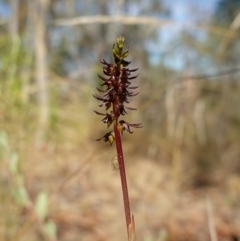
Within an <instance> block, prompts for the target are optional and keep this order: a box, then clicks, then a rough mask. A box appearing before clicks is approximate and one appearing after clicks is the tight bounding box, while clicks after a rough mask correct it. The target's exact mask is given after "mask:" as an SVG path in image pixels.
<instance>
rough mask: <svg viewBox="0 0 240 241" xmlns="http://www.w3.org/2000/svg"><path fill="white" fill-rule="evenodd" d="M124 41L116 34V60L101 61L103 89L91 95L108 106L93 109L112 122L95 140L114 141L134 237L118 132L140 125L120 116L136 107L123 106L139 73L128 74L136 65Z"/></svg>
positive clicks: (129, 224)
mask: <svg viewBox="0 0 240 241" xmlns="http://www.w3.org/2000/svg"><path fill="white" fill-rule="evenodd" d="M124 42H125V39H124V37H119V38H117V41H116V44H114V45H113V48H112V53H113V57H114V62H115V64H110V63H107V62H106V61H105V60H102V61H101V63H102V64H103V73H104V74H105V75H106V76H107V77H103V76H101V75H98V76H99V78H100V79H101V80H102V81H103V83H102V84H101V86H103V87H104V88H105V89H104V90H101V89H98V88H97V90H98V91H99V92H101V93H103V95H97V94H95V95H93V96H94V97H95V98H96V99H97V100H99V101H101V104H100V105H99V106H100V107H103V106H104V107H106V111H107V110H109V109H110V112H107V113H100V112H98V111H94V112H95V113H96V114H98V115H102V116H104V118H103V119H102V121H103V123H106V124H107V126H108V127H110V126H111V125H112V124H113V125H114V129H113V131H110V132H108V133H106V134H105V135H104V136H103V137H101V138H99V139H97V141H100V140H103V141H104V142H109V143H110V145H112V144H113V142H114V141H115V143H116V149H117V160H118V166H119V171H120V177H121V183H122V193H123V201H124V210H125V217H126V225H127V231H128V240H130V241H133V240H135V224H134V217H133V215H132V216H131V211H130V205H129V197H128V187H127V179H126V171H125V164H124V156H123V149H122V142H121V134H123V132H124V131H127V132H129V133H133V132H132V131H131V130H130V127H135V128H142V124H130V123H128V122H126V121H124V120H119V118H120V116H123V115H125V114H127V111H126V110H136V109H135V108H130V107H127V106H125V103H129V100H128V97H132V96H136V95H137V94H138V93H133V92H131V90H134V89H137V88H138V86H131V80H133V79H136V78H137V77H138V75H136V76H132V77H130V75H131V74H132V73H133V72H135V71H137V70H138V69H129V68H128V65H129V64H130V63H131V62H129V61H126V60H125V58H126V57H127V56H128V49H127V50H125V51H124V50H123V48H124Z"/></svg>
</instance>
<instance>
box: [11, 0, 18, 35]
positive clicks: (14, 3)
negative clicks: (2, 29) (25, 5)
mask: <svg viewBox="0 0 240 241" xmlns="http://www.w3.org/2000/svg"><path fill="white" fill-rule="evenodd" d="M18 7H19V0H10V9H11V20H10V23H9V34H10V36H11V37H12V39H14V38H15V37H16V36H17V35H18Z"/></svg>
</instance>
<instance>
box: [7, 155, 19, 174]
mask: <svg viewBox="0 0 240 241" xmlns="http://www.w3.org/2000/svg"><path fill="white" fill-rule="evenodd" d="M18 160H19V159H18V154H17V153H16V152H14V153H12V154H11V157H10V165H9V166H10V171H11V172H12V173H17V172H18Z"/></svg>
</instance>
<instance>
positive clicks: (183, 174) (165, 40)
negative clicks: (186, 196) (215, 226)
mask: <svg viewBox="0 0 240 241" xmlns="http://www.w3.org/2000/svg"><path fill="white" fill-rule="evenodd" d="M39 2H41V1H40V0H39V1H37V0H36V1H31V0H24V1H20V0H19V1H17V0H16V1H14V0H9V1H0V9H1V12H2V13H4V14H3V16H5V17H2V18H1V21H2V22H0V53H1V58H0V131H1V134H0V158H1V159H2V160H4V161H2V160H1V161H0V167H1V168H0V185H1V188H0V198H1V200H0V201H1V204H0V207H1V209H0V210H3V211H4V212H2V213H3V214H2V215H1V216H2V217H1V219H0V222H1V223H0V226H1V227H4V228H3V229H1V230H0V240H11V239H10V238H12V237H14V235H20V234H21V235H23V236H24V235H25V232H27V231H23V230H25V229H24V224H26V223H27V224H29V223H31V218H30V217H31V215H30V214H29V212H30V211H29V206H27V205H26V203H28V202H30V201H31V203H32V204H33V205H35V204H36V206H37V208H36V209H37V211H36V213H39V215H40V216H41V217H42V219H44V222H43V221H42V220H40V222H39V223H40V224H41V223H44V225H42V226H41V229H40V230H41V232H40V234H39V229H38V227H34V228H33V229H32V230H33V231H32V232H30V234H29V237H28V238H29V239H25V240H43V239H42V237H45V238H46V239H47V238H49V237H53V238H56V235H55V234H56V232H57V230H58V231H59V229H58V227H57V224H58V223H63V226H62V229H61V230H60V231H59V237H60V238H59V240H70V239H68V237H67V238H66V237H65V239H64V238H63V236H64V235H63V233H64V231H62V230H67V229H68V227H69V225H68V224H66V223H65V222H67V221H66V220H72V219H71V218H72V217H73V216H74V215H73V214H71V215H72V216H71V215H69V216H68V215H65V216H64V215H62V214H61V212H62V210H64V208H66V206H67V205H70V206H71V204H69V202H70V203H71V202H73V200H75V199H71V198H70V197H68V194H69V193H67V191H68V189H67V188H66V187H65V182H66V183H67V184H66V186H67V185H69V186H71V185H72V183H74V181H76V180H75V179H73V180H74V181H73V182H72V183H71V182H70V184H68V180H71V177H72V176H74V174H72V173H75V171H76V169H77V168H78V167H79V166H78V165H80V166H81V168H82V167H83V168H86V167H85V165H86V166H87V165H89V163H91V162H90V161H92V160H99V157H98V155H99V153H100V152H101V153H105V150H108V152H106V153H107V154H108V153H109V152H111V151H112V149H111V150H110V149H109V148H108V147H105V146H104V144H102V143H101V144H102V145H101V144H99V143H95V142H94V140H95V139H96V137H97V136H101V134H103V133H101V130H102V128H101V125H100V124H99V126H98V124H96V123H98V122H99V121H98V120H99V119H98V117H97V116H95V115H94V113H93V112H92V109H94V108H95V106H96V102H94V103H93V101H94V100H93V98H92V94H94V92H95V89H94V88H95V86H96V85H98V84H97V83H96V82H97V81H99V80H98V78H97V73H100V72H101V66H100V64H99V59H103V58H105V59H106V60H107V61H109V62H110V61H112V59H111V54H110V53H111V51H110V50H111V48H112V44H113V43H114V41H115V39H116V36H119V35H123V36H124V37H125V39H126V45H128V46H129V48H130V53H131V57H130V59H129V60H130V61H131V60H134V61H133V63H134V64H135V65H136V66H133V68H134V67H139V73H140V76H139V78H138V79H137V80H136V81H138V82H137V83H136V85H140V94H139V96H138V97H136V98H135V100H133V101H132V102H131V106H132V107H137V108H138V111H137V112H136V114H134V112H131V115H129V117H130V118H132V119H131V120H129V122H133V123H135V122H136V120H138V119H141V120H143V121H142V123H143V126H144V128H143V129H141V131H136V133H134V135H133V136H131V138H129V139H128V135H127V133H126V135H125V134H124V135H123V143H124V149H125V150H126V153H127V155H129V156H141V157H142V159H144V160H145V159H146V161H147V162H152V163H153V165H159V169H161V167H163V166H164V168H167V170H170V173H171V175H170V177H169V180H170V179H171V180H175V181H176V183H177V185H179V187H180V188H183V189H184V188H192V187H202V186H204V187H208V186H210V185H214V184H221V183H222V182H223V179H224V178H225V179H226V180H227V179H228V178H229V179H230V178H231V177H232V176H235V175H239V173H240V160H239V158H240V148H239V146H240V111H239V109H240V102H239V99H240V82H239V78H240V66H239V63H240V57H239V56H240V47H239V45H240V38H239V33H240V24H239V22H237V16H239V13H240V1H239V0H235V1H234V0H233V1H227V0H220V1H215V3H212V1H210V2H211V3H212V6H214V7H212V8H211V7H210V5H209V8H204V6H202V5H201V4H199V5H198V4H196V1H190V0H189V1H184V3H181V6H179V5H178V3H177V2H178V1H173V2H174V3H171V5H169V3H168V2H167V1H160V0H159V1H157V0H154V1H145V0H141V1H136V0H125V1H109V0H101V1H93V0H90V1H80V0H49V1H48V4H47V7H46V15H45V18H44V19H42V20H43V23H44V24H45V25H44V26H45V27H46V31H45V32H44V39H43V44H44V46H45V47H46V49H47V53H46V56H44V57H45V64H46V66H47V71H48V75H47V76H48V77H47V88H46V90H41V89H39V86H38V84H37V82H36V78H35V73H36V65H35V64H36V53H35V50H36V48H39V46H37V45H36V37H35V34H36V33H35V30H36V29H37V27H36V26H37V22H36V19H35V13H36V12H34V11H35V10H36V9H35V8H34V7H36V6H37V7H38V5H37V4H38V3H39ZM14 3H15V4H16V3H18V4H17V5H14ZM206 5H207V3H206ZM14 6H15V7H16V8H17V11H15V12H14ZM34 9H35V10H34ZM181 9H185V13H186V16H182V18H183V19H184V21H185V24H182V22H181V21H182V19H181V18H180V19H179V18H178V16H177V13H179V11H181ZM207 10H208V11H207ZM192 12H194V14H189V13H192ZM13 13H15V15H14V16H15V18H14V16H13ZM188 14H189V15H188ZM97 15H104V16H105V15H106V16H119V15H121V16H132V17H139V18H141V17H150V18H151V17H153V18H154V19H155V20H156V19H158V20H162V22H161V24H159V25H157V24H151V23H150V24H149V23H146V24H133V25H131V24H121V23H116V22H114V23H112V22H107V23H104V24H102V23H93V24H92V23H85V24H80V25H65V26H62V25H57V24H56V20H57V19H65V20H67V19H70V18H75V17H76V18H79V17H84V16H92V17H95V16H97ZM141 20H142V19H141ZM234 21H235V25H234V26H235V27H234V26H233V23H234ZM238 21H239V20H238ZM169 23H170V24H169ZM14 24H15V25H14ZM14 29H15V30H14ZM43 59H44V58H43ZM231 70H232V71H231ZM226 72H228V73H227V74H226ZM215 74H216V75H215ZM189 76H190V77H189ZM199 76H200V77H199ZM44 91H47V92H48V94H49V95H48V98H49V100H48V104H49V114H48V119H47V126H46V128H45V129H44V135H43V137H42V138H39V134H38V133H39V129H40V128H41V127H40V124H39V108H40V107H39V106H40V103H39V99H38V96H39V93H40V94H41V93H43V92H44ZM99 111H100V109H99ZM105 148H106V149H105ZM107 148H108V149H107ZM99 150H100V151H99ZM109 150H110V151H109ZM91 153H94V154H92V156H91V155H90V154H91ZM96 153H97V154H96ZM107 154H106V156H104V157H103V158H106V160H107V159H109V160H111V157H109V156H108V155H107ZM111 154H112V155H113V156H115V153H112V152H111ZM88 155H89V156H90V157H89V156H88ZM85 156H88V158H89V159H87V160H90V161H88V162H87V164H86V163H85V162H84V160H85V159H84V157H85ZM106 162H107V161H106ZM90 165H91V164H90ZM94 165H96V163H94ZM94 165H93V167H92V166H91V168H92V169H94V168H95V167H94ZM137 165H138V164H136V166H137ZM160 166H161V167H160ZM86 169H87V168H86ZM155 169H156V168H155ZM81 170H82V169H81ZM87 170H88V169H87ZM94 170H95V169H94ZM66 173H68V175H69V176H70V178H69V176H67V174H66ZM84 175H86V176H87V177H86V176H84ZM140 175H141V173H140V174H139V176H137V177H136V179H137V178H139V179H140ZM150 175H151V174H150ZM154 175H156V176H158V170H157V169H156V173H154ZM154 175H151V176H154ZM79 176H80V177H79V178H83V181H82V179H79V180H80V181H79V180H77V181H76V183H77V185H79V186H80V188H79V187H75V189H74V190H72V189H70V188H69V190H71V193H70V194H71V195H72V196H74V197H75V196H77V197H78V201H77V205H78V207H79V208H80V210H83V211H82V213H81V214H82V215H83V216H84V215H89V216H87V217H88V224H89V223H90V224H89V225H92V226H94V225H95V226H96V225H97V224H96V223H94V222H93V223H94V225H93V224H92V223H91V221H92V219H93V220H94V218H93V217H92V216H94V215H95V213H97V212H98V209H99V208H98V207H99V206H98V205H100V204H99V203H95V204H92V206H88V205H89V203H91V202H93V203H94V200H93V199H94V198H92V197H91V196H90V197H88V196H87V195H86V192H84V191H85V190H86V186H87V184H86V183H88V182H89V181H90V180H91V179H93V178H95V177H93V175H92V174H91V169H90V170H88V171H85V169H84V170H83V171H81V172H80V175H79ZM141 176H142V175H141ZM19 177H20V178H19ZM65 178H66V179H65ZM76 179H77V178H76ZM99 180H100V181H99ZM99 180H98V179H97V181H99V183H101V181H102V179H100V178H99ZM141 180H142V179H141ZM61 182H63V183H62V184H61V185H60V184H59V183H61ZM108 182H109V181H108ZM56 183H57V184H59V185H60V187H59V188H56V186H57V184H56ZM81 185H83V186H81ZM84 185H85V186H84ZM161 185H162V184H161ZM159 186H160V185H159ZM67 187H68V186H67ZM64 188H65V189H64ZM10 189H11V190H12V192H9V190H10ZM149 189H150V188H149ZM62 190H63V191H62ZM65 190H67V191H66V193H64V194H62V193H61V192H64V191H65ZM109 190H111V188H110V187H109ZM69 192H70V191H69ZM59 193H60V194H59ZM79 193H80V194H79ZM78 194H79V196H78ZM58 195H59V196H60V197H59V196H58ZM154 195H155V193H154V194H153V196H154ZM72 196H71V197H72ZM86 196H87V199H86V200H85V201H84V202H81V199H82V198H84V197H86ZM56 197H58V198H59V200H58V199H56ZM154 197H155V196H154ZM237 198H239V192H234V193H233V194H232V196H231V197H229V199H228V200H227V202H229V203H231V204H232V205H233V204H234V203H235V199H236V200H237ZM229 200H230V201H229ZM102 202H103V201H102V200H101V201H100V203H102ZM117 202H118V201H116V203H117ZM60 203H61V205H62V206H61V209H60V208H59V209H58V206H57V205H56V204H59V205H60ZM62 203H63V204H62ZM66 203H67V204H66ZM139 203H140V202H139ZM139 203H138V204H136V209H137V207H140V206H141V205H140V204H139ZM236 203H237V202H236ZM77 205H76V206H77ZM94 205H95V206H94ZM137 205H139V206H137ZM96 207H97V208H96ZM143 207H144V205H143V206H141V208H142V210H143V209H144V208H143ZM92 209H94V212H95V213H94V215H92V216H91V214H89V213H90V211H89V210H92ZM100 209H101V208H100ZM59 210H60V211H59ZM9 213H13V214H11V215H12V216H9ZM59 213H60V214H59ZM54 215H55V216H54ZM80 216H81V215H77V217H75V216H74V218H73V219H74V222H76V223H77V225H76V226H77V228H76V230H77V231H76V230H75V231H76V232H80V233H81V234H82V233H84V235H85V234H86V235H87V234H89V233H94V234H96V233H97V234H98V235H99V236H101V235H100V234H99V233H101V232H100V231H98V229H96V230H92V229H90V228H89V226H87V224H85V216H84V222H83V221H82V220H81V219H80V220H79V217H80ZM94 217H95V216H94ZM64 218H66V220H65V219H64ZM68 218H69V219H68ZM91 218H92V219H91ZM16 220H18V221H16ZM29 220H30V221H29ZM28 222H29V223H28ZM69 222H70V221H69ZM74 222H72V223H71V222H70V224H72V225H74V224H73V223H74ZM39 223H38V224H39ZM83 223H84V225H85V226H84V225H83ZM64 225H65V226H64ZM81 225H83V226H81ZM108 225H109V224H106V226H108ZM30 226H31V225H30ZM36 226H37V225H36ZM70 226H71V225H70ZM66 227H67V228H66ZM79 227H81V228H79ZM83 227H85V229H84V228H83ZM79 229H80V231H79ZM102 229H103V227H101V228H99V230H102ZM140 229H142V227H141V228H140ZM36 230H37V232H35V231H36ZM86 230H87V231H86ZM22 233H24V234H22ZM157 233H158V234H159V230H158V232H157ZM162 233H163V234H164V235H163V237H164V238H159V240H162V239H165V238H166V237H165V236H167V235H165V230H163V231H162ZM162 233H161V232H160V234H161V235H162ZM144 235H145V236H143V237H142V239H140V240H147V239H151V237H153V236H152V235H149V234H148V233H144ZM103 236H104V235H103ZM158 236H159V235H156V237H158ZM16 237H17V236H16ZM104 238H105V236H104V237H103V238H102V240H104ZM23 239H24V238H23ZM99 239H100V238H99ZM15 240H18V239H15ZM90 240H92V239H91V238H90ZM109 240H110V239H109Z"/></svg>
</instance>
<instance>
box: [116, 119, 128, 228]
mask: <svg viewBox="0 0 240 241" xmlns="http://www.w3.org/2000/svg"><path fill="white" fill-rule="evenodd" d="M114 134H115V142H116V149H117V155H118V164H119V171H120V177H121V183H122V193H123V202H124V210H125V217H126V225H127V230H128V227H129V225H130V223H131V210H130V204H129V197H128V186H127V178H126V171H125V163H124V156H123V150H122V140H121V136H120V131H119V129H118V126H117V123H115V124H114Z"/></svg>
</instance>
